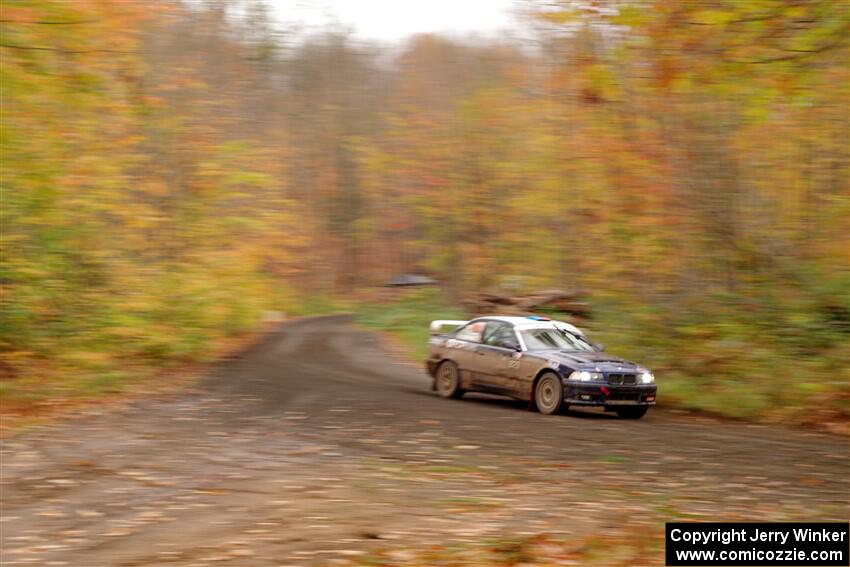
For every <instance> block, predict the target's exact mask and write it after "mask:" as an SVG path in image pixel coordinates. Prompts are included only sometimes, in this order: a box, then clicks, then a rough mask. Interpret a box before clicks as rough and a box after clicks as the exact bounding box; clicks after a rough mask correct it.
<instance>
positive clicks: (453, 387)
mask: <svg viewBox="0 0 850 567" xmlns="http://www.w3.org/2000/svg"><path fill="white" fill-rule="evenodd" d="M435 380H436V382H437V383H436V386H437V393H438V394H440V395H441V396H442V397H444V398H459V397H461V396H462V395H463V390H461V388H460V375H459V373H458V370H457V365H456V364H455V363H454V362H452V361H450V360H445V361H443V362H442V363H440V366H438V367H437V377H436V379H435Z"/></svg>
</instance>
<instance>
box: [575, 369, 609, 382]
mask: <svg viewBox="0 0 850 567" xmlns="http://www.w3.org/2000/svg"><path fill="white" fill-rule="evenodd" d="M570 380H575V381H577V382H591V381H594V380H602V373H601V372H588V371H587V370H576V371H575V372H573V373H572V374H570Z"/></svg>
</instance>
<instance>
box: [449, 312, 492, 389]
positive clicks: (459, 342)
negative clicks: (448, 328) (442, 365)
mask: <svg viewBox="0 0 850 567" xmlns="http://www.w3.org/2000/svg"><path fill="white" fill-rule="evenodd" d="M486 324H487V323H486V321H472V322H470V323H468V324H467V325H465V326H464V327H461V328H460V329H458V330H457V331H456V332H455V333H454V335H453V336H452V338H450V339H449V340H448V341H446V347H447V348H449V349H451V354H448V358H450V359H452V360H453V361H454V362H455V363H456V364H457V366H458V370H459V371H460V380H461V385H462V387H464V388H467V387H469V386H470V385H471V384H476V383H479V378H478V376H479V375H480V374H481V372H482V370H481V367H482V365H481V359H482V358H483V357H482V356H481V355H480V353H479V349H480V348H481V336H482V333H483V332H484V329H485V326H486Z"/></svg>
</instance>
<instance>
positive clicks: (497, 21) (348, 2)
mask: <svg viewBox="0 0 850 567" xmlns="http://www.w3.org/2000/svg"><path fill="white" fill-rule="evenodd" d="M269 3H270V4H271V5H272V6H273V7H274V9H275V11H276V12H277V16H278V17H279V18H280V19H281V20H283V21H289V22H292V21H296V22H301V23H302V24H304V25H306V26H310V27H313V26H322V25H324V24H326V23H339V24H343V25H347V26H350V27H351V28H353V29H354V31H355V33H356V34H357V35H359V36H361V37H363V38H370V39H379V40H393V39H399V38H401V37H404V36H407V35H410V34H415V33H422V32H448V33H452V34H464V33H484V34H490V33H493V32H497V31H499V30H501V29H506V28H508V27H509V26H510V24H511V22H512V18H511V13H510V11H511V7H512V5H513V4H514V0H269Z"/></svg>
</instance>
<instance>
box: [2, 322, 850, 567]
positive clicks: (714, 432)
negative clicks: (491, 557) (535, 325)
mask: <svg viewBox="0 0 850 567" xmlns="http://www.w3.org/2000/svg"><path fill="white" fill-rule="evenodd" d="M663 395H664V382H663V376H662V377H661V378H660V384H659V397H663ZM0 472H2V523H0V528H1V529H0V531H1V532H2V533H0V543H1V544H2V555H0V564H2V565H3V566H4V567H11V566H13V565H57V566H58V565H73V566H80V567H98V566H106V565H109V566H113V565H114V566H141V565H181V566H188V565H197V566H201V565H210V564H213V565H215V564H218V565H240V566H241V565H244V566H248V567H251V566H255V565H256V566H278V567H280V566H285V565H292V566H294V565H299V566H310V565H320V564H321V565H323V564H328V563H331V564H332V563H334V562H337V563H345V562H347V561H351V560H356V558H357V557H360V556H362V554H364V553H372V552H375V551H376V550H382V551H381V553H385V554H386V556H387V557H391V558H394V559H393V560H394V561H395V563H397V564H403V563H405V562H406V561H414V559H413V555H412V551H411V550H415V549H420V548H428V547H429V546H451V545H459V546H464V545H475V544H476V543H477V542H479V543H480V542H482V541H499V540H504V539H515V538H518V537H526V536H529V537H531V536H535V535H537V534H550V535H551V536H552V537H559V538H575V539H576V540H581V538H586V537H588V536H590V535H593V534H603V533H604V534H612V533H624V534H634V533H640V532H644V533H653V534H658V533H663V528H664V526H663V522H664V520H665V519H671V518H672V517H674V516H675V517H679V518H681V517H690V518H693V519H702V520H706V521H708V520H717V521H719V520H801V521H802V520H841V521H847V519H848V516H850V450H848V442H847V439H846V438H844V437H838V436H830V435H825V434H820V433H813V432H806V431H802V430H797V429H790V428H783V427H768V426H760V425H748V424H739V423H729V422H722V421H714V420H710V419H707V418H696V417H692V416H688V415H686V414H674V413H668V412H662V411H657V412H654V413H653V412H652V411H650V413H649V415H648V416H647V417H646V418H644V419H643V420H640V421H625V420H619V419H617V418H616V417H613V416H611V415H609V414H597V413H578V412H575V413H572V412H568V413H567V414H566V415H561V416H542V415H539V414H536V413H533V412H529V411H527V410H526V409H525V407H524V405H523V404H519V403H517V402H513V401H509V400H502V399H498V398H495V397H488V396H484V395H480V396H476V395H468V396H466V397H465V398H463V399H461V400H443V399H441V398H439V397H437V396H436V395H435V394H433V393H432V392H431V391H430V390H429V379H428V377H427V376H426V374H425V373H424V372H423V371H422V370H421V369H419V368H417V367H415V366H413V365H410V364H408V363H404V362H402V361H400V360H399V359H398V357H395V356H394V355H391V354H388V352H387V350H386V349H385V348H384V344H383V342H382V339H381V338H380V337H379V336H378V335H376V334H374V333H370V332H367V331H363V330H359V329H357V328H355V327H354V326H352V325H351V323H350V321H349V320H348V319H347V318H345V317H342V316H334V317H324V318H315V319H304V320H300V321H294V322H291V323H285V324H283V325H281V326H280V327H279V329H278V330H277V331H276V332H273V333H271V334H270V335H269V336H267V337H266V338H265V339H264V340H263V341H261V342H260V343H258V344H257V345H255V346H254V347H252V348H251V349H249V350H248V351H246V352H244V353H243V354H242V355H241V356H240V357H238V358H236V359H234V360H231V361H228V362H226V363H222V364H220V365H219V366H217V367H216V368H215V369H214V370H213V372H212V373H211V374H210V375H209V376H208V377H207V378H206V379H205V380H204V381H202V383H201V384H200V385H199V386H198V387H197V388H195V389H193V390H192V391H186V392H181V393H179V394H171V395H169V396H167V397H158V398H155V399H146V400H144V401H140V402H137V403H135V404H134V405H133V406H132V407H129V408H125V409H122V410H120V411H112V412H102V413H96V412H92V413H89V414H87V415H85V416H83V417H80V418H76V419H72V420H68V421H65V422H61V423H55V424H53V425H50V426H45V427H42V428H39V429H37V430H34V431H31V432H28V433H26V434H22V435H18V436H16V437H13V438H10V439H7V440H5V441H4V442H3V446H2V463H0ZM657 563H658V564H663V558H662V557H661V556H659V557H658V562H657Z"/></svg>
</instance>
